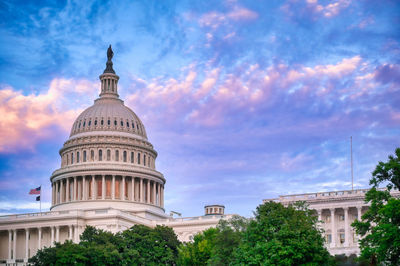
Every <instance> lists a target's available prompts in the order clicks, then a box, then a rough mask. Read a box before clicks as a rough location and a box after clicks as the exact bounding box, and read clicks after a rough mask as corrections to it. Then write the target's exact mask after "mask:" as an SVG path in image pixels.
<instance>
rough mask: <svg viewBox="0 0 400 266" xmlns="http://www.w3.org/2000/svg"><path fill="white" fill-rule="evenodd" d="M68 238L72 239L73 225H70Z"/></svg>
mask: <svg viewBox="0 0 400 266" xmlns="http://www.w3.org/2000/svg"><path fill="white" fill-rule="evenodd" d="M68 229H69V231H68V240H72V225H68Z"/></svg>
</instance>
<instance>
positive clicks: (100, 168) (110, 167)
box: [50, 162, 166, 184]
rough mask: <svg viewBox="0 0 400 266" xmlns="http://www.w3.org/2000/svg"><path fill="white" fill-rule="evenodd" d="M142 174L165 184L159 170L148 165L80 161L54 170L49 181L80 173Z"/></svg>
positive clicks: (79, 174)
mask: <svg viewBox="0 0 400 266" xmlns="http://www.w3.org/2000/svg"><path fill="white" fill-rule="evenodd" d="M102 174H105V175H133V176H135V175H144V176H146V178H148V176H153V177H155V178H158V179H161V180H162V181H163V182H164V184H165V181H166V180H165V178H164V176H163V174H161V173H160V172H158V171H156V170H153V169H151V168H148V167H142V166H138V165H131V164H130V163H115V162H112V163H109V162H99V163H82V164H80V165H72V166H66V167H63V168H60V169H58V170H56V171H54V172H53V173H52V175H51V177H50V181H53V179H56V180H58V179H62V178H66V177H73V176H81V175H102Z"/></svg>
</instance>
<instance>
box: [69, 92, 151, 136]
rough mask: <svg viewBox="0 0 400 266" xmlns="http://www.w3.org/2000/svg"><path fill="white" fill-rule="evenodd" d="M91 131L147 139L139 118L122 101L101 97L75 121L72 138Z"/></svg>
mask: <svg viewBox="0 0 400 266" xmlns="http://www.w3.org/2000/svg"><path fill="white" fill-rule="evenodd" d="M90 131H122V132H128V133H131V134H136V135H139V136H141V137H144V138H145V139H147V135H146V130H145V128H144V126H143V123H142V121H140V119H139V117H138V116H137V115H136V114H135V113H134V112H133V111H132V110H131V109H130V108H128V107H126V106H125V105H124V102H123V101H122V100H120V99H116V98H109V97H101V98H99V99H97V100H96V101H95V103H94V105H92V106H91V107H89V108H87V109H86V110H85V111H83V112H82V113H81V114H80V115H79V116H78V118H77V119H76V120H75V122H74V124H73V126H72V129H71V134H70V136H73V135H76V134H78V133H83V132H90Z"/></svg>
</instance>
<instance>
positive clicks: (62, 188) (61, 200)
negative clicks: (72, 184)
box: [60, 179, 64, 203]
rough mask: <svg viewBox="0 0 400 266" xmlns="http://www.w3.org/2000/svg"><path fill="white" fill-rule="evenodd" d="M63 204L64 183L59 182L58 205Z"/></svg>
mask: <svg viewBox="0 0 400 266" xmlns="http://www.w3.org/2000/svg"><path fill="white" fill-rule="evenodd" d="M63 202H64V182H63V180H62V179H61V180H60V203H63Z"/></svg>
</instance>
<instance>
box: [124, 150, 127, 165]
mask: <svg viewBox="0 0 400 266" xmlns="http://www.w3.org/2000/svg"><path fill="white" fill-rule="evenodd" d="M123 157H124V163H126V161H127V158H126V157H128V156H127V154H126V151H124V155H123Z"/></svg>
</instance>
